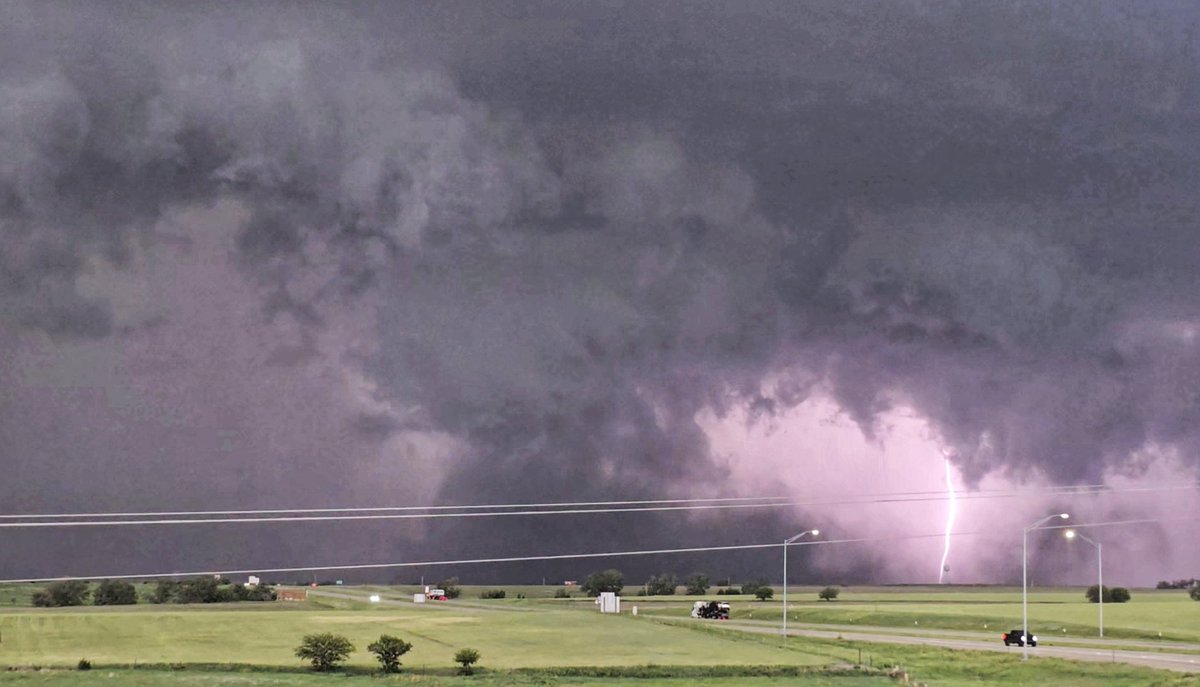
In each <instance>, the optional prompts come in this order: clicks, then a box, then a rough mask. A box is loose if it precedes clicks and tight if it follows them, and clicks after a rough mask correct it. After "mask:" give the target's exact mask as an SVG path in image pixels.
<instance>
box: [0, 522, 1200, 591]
mask: <svg viewBox="0 0 1200 687" xmlns="http://www.w3.org/2000/svg"><path fill="white" fill-rule="evenodd" d="M1164 522H1200V518H1147V519H1139V520H1112V521H1107V522H1085V523H1076V524H1075V525H1074V527H1077V528H1083V527H1114V526H1124V525H1133V524H1149V523H1164ZM1037 529H1044V530H1057V529H1065V526H1051V527H1039V528H1037ZM996 533H997V531H996V530H994V529H993V530H982V531H978V532H955V533H954V534H953V535H952V536H955V537H974V536H981V535H985V534H992V535H994V534H996ZM944 536H946V535H945V532H934V533H930V534H902V535H892V536H886V537H856V538H847V539H819V540H806V541H800V542H795V543H792V544H789V546H824V545H830V544H862V543H875V542H891V541H903V540H909V539H931V538H940V537H944ZM781 546H782V544H781V543H780V542H772V543H770V544H734V545H728V546H694V547H686V548H675V549H641V550H635V551H605V552H600V553H563V554H549V555H541V556H507V557H497V558H463V559H458V560H442V561H416V562H403V563H352V564H347V565H320V566H299V567H283V568H247V569H244V570H200V571H191V572H169V573H149V574H137V575H131V574H125V575H87V576H63V577H27V578H12V579H0V584H13V583H20V582H64V581H71V580H145V579H155V578H169V577H197V576H202V575H250V574H254V573H266V572H273V573H298V572H321V571H332V570H379V569H385V568H417V567H425V566H429V567H433V566H444V565H475V564H483V563H525V562H532V561H554V560H573V559H582V558H617V557H622V556H654V555H660V554H674V553H702V552H707V551H746V550H751V549H771V548H779V547H781Z"/></svg>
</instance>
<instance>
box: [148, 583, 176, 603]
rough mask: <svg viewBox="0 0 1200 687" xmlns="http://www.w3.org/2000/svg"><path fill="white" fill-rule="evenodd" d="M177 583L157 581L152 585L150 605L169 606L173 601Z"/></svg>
mask: <svg viewBox="0 0 1200 687" xmlns="http://www.w3.org/2000/svg"><path fill="white" fill-rule="evenodd" d="M178 587H179V583H178V582H175V581H173V580H159V581H158V583H157V584H155V585H154V591H153V592H152V593H151V594H150V603H152V604H169V603H171V602H172V601H174V600H175V598H176V596H177V594H176V590H177V589H178Z"/></svg>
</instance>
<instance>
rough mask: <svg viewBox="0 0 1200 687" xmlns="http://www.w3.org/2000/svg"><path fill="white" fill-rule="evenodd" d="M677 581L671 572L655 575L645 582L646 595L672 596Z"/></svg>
mask: <svg viewBox="0 0 1200 687" xmlns="http://www.w3.org/2000/svg"><path fill="white" fill-rule="evenodd" d="M676 584H677V581H676V579H675V576H674V575H672V574H671V573H663V574H661V575H655V576H653V577H651V578H650V579H649V580H647V582H646V596H672V595H673V594H675V587H676Z"/></svg>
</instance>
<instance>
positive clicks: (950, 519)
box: [938, 457, 958, 584]
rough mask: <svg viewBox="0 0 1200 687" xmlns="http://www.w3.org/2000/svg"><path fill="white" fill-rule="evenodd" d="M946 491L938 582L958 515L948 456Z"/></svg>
mask: <svg viewBox="0 0 1200 687" xmlns="http://www.w3.org/2000/svg"><path fill="white" fill-rule="evenodd" d="M946 492H947V495H948V497H949V504H948V509H947V511H946V545H945V548H944V549H942V565H941V567H940V568H938V584H941V583H942V580H943V579H944V576H945V574H946V561H947V560H949V559H950V534H951V532H953V531H954V518H955V516H957V515H958V496H957V494H955V493H954V480H953V479H951V477H950V458H949V457H947V458H946Z"/></svg>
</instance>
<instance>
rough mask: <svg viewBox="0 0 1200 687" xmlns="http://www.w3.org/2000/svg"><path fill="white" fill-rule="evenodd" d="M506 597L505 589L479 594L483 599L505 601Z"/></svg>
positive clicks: (487, 590) (490, 590) (485, 591)
mask: <svg viewBox="0 0 1200 687" xmlns="http://www.w3.org/2000/svg"><path fill="white" fill-rule="evenodd" d="M505 596H506V594H505V592H504V590H503V589H485V590H483V591H482V592H479V598H481V599H503V598H504V597H505Z"/></svg>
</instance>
